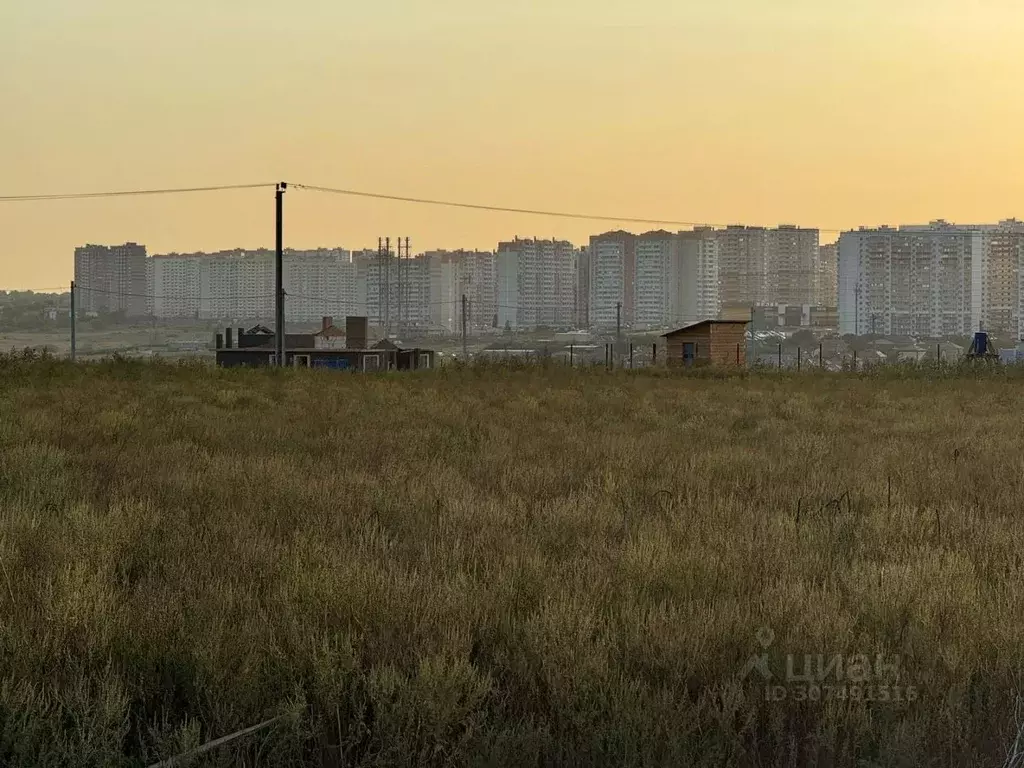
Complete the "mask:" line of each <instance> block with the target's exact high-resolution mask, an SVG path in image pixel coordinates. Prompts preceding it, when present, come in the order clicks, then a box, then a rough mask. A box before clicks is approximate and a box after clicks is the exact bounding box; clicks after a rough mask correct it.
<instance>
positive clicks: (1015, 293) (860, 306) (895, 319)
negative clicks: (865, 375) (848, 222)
mask: <svg viewBox="0 0 1024 768" xmlns="http://www.w3.org/2000/svg"><path fill="white" fill-rule="evenodd" d="M838 263H839V278H838V291H839V294H838V308H839V327H840V331H841V332H842V333H852V334H858V335H863V334H869V333H877V334H884V335H900V336H931V337H941V336H962V335H969V334H971V333H973V332H974V331H977V330H987V331H990V332H992V333H996V334H1004V335H1009V336H1012V337H1014V338H1017V339H1021V338H1024V290H1022V286H1021V279H1022V277H1024V269H1022V266H1024V222H1021V221H1017V220H1016V219H1009V220H1005V221H1001V222H999V223H998V224H980V225H957V224H951V223H949V222H946V221H941V220H939V221H933V222H931V223H930V224H927V225H912V226H901V227H898V228H895V227H879V228H873V229H871V228H861V229H859V230H857V231H852V232H844V233H843V234H842V235H841V236H840V238H839V245H838Z"/></svg>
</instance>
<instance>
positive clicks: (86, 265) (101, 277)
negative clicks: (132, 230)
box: [75, 243, 149, 317]
mask: <svg viewBox="0 0 1024 768" xmlns="http://www.w3.org/2000/svg"><path fill="white" fill-rule="evenodd" d="M146 278H147V268H146V246H144V245H138V244H137V243H125V244H124V245H84V246H81V247H79V248H75V293H76V295H75V301H76V311H77V312H83V313H97V314H101V313H103V314H105V313H116V312H123V313H124V315H125V316H126V317H143V316H145V315H146V314H147V312H148V309H149V305H148V301H147V298H146V294H147V285H146Z"/></svg>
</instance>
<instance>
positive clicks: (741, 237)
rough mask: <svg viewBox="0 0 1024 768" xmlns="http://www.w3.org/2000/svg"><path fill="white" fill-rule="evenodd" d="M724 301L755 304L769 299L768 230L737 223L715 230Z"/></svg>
mask: <svg viewBox="0 0 1024 768" xmlns="http://www.w3.org/2000/svg"><path fill="white" fill-rule="evenodd" d="M715 239H716V240H717V241H718V270H719V286H720V288H719V290H720V301H721V304H722V306H723V307H730V308H732V307H737V306H743V307H752V306H755V305H760V304H765V303H766V302H767V301H768V230H767V229H765V228H764V227H745V226H741V225H733V226H729V227H726V228H725V229H719V230H715Z"/></svg>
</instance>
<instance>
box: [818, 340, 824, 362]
mask: <svg viewBox="0 0 1024 768" xmlns="http://www.w3.org/2000/svg"><path fill="white" fill-rule="evenodd" d="M824 346H825V344H824V342H821V341H819V342H818V368H824V367H825V357H824V355H823V354H822V352H823V348H824Z"/></svg>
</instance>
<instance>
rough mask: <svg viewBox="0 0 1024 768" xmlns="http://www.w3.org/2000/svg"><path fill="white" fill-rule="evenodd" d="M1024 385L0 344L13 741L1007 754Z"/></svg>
mask: <svg viewBox="0 0 1024 768" xmlns="http://www.w3.org/2000/svg"><path fill="white" fill-rule="evenodd" d="M1022 388H1024V376H1021V375H1019V374H1017V373H1016V372H1007V371H996V372H990V373H989V372H969V371H968V372H965V371H954V370H951V369H946V370H944V371H914V370H906V371H892V370H887V371H878V372H875V373H873V374H870V375H868V374H861V375H852V374H845V375H840V374H833V375H828V374H805V375H803V376H799V375H787V374H778V373H752V374H747V375H733V376H725V375H721V376H718V375H714V374H712V373H703V374H700V373H697V374H690V375H680V374H668V373H666V372H664V371H647V372H638V373H636V374H631V373H629V372H615V373H607V372H605V371H580V370H578V371H573V370H568V369H560V368H540V367H537V368H533V369H520V370H515V369H510V368H475V369H459V368H449V369H445V370H442V371H436V372H424V373H421V374H403V375H394V376H382V377H371V376H359V375H343V374H341V375H339V374H337V373H332V372H318V371H283V372H279V371H219V370H215V369H212V368H206V367H201V366H198V365H192V366H185V365H183V366H174V365H170V364H147V363H141V362H138V363H136V362H116V361H112V362H108V363H101V364H94V365H86V366H79V367H77V368H76V367H72V366H70V365H69V364H67V363H63V362H57V361H49V360H42V361H38V360H36V361H26V360H24V359H15V358H11V357H7V358H0V452H2V453H0V515H2V519H0V566H2V568H0V764H4V765H17V766H43V765H45V766H69V765H75V766H144V765H149V764H152V763H155V762H157V761H159V760H163V759H167V758H169V757H172V756H174V755H177V754H180V753H183V752H186V751H188V750H190V749H192V748H194V747H197V746H199V745H201V744H203V743H205V742H208V741H210V740H212V739H216V738H218V737H221V736H225V735H227V734H231V733H234V732H236V731H238V730H240V729H243V728H246V727H247V726H251V725H254V724H258V723H262V722H264V721H266V720H268V719H271V718H275V717H279V719H277V720H275V721H274V722H273V723H272V724H271V725H268V726H266V727H264V728H262V729H261V730H259V731H257V732H254V733H251V734H249V735H246V736H243V737H240V738H238V739H235V740H234V741H231V742H229V743H227V744H224V745H223V746H220V747H219V748H217V749H214V750H211V751H209V752H207V753H205V754H204V755H203V756H201V757H200V758H199V759H198V760H197V761H195V762H193V763H190V764H191V765H203V766H220V765H223V766H229V765H231V766H237V765H245V766H254V765H268V766H369V765H373V766H385V765H406V766H413V765H438V766H440V765H445V766H447V765H453V766H458V765H466V766H476V765H487V766H501V765H506V766H523V765H532V766H549V765H572V766H579V765H637V766H639V765H671V766H703V765H708V766H731V765H738V766H748V765H749V766H774V765H785V766H803V765H822V766H889V765H908V766H909V765H915V766H917V765H936V766H938V765H943V766H948V765H972V766H986V765H992V766H998V765H1002V764H1003V762H1004V760H1005V759H1006V758H1007V754H1008V752H1009V751H1010V750H1011V748H1012V745H1013V743H1014V740H1015V738H1016V736H1017V732H1018V720H1019V718H1020V717H1021V712H1020V711H1018V710H1019V709H1020V705H1019V702H1020V701H1024V697H1022V696H1021V686H1022V683H1024V679H1022V677H1024V676H1022V671H1024V625H1022V617H1024V589H1022V584H1024V510H1022V507H1024V504H1022V500H1024V459H1022V453H1021V449H1022V437H1024V435H1022V427H1024V419H1022V416H1021V407H1020V406H1021V403H1022V397H1021V393H1022ZM837 657H842V659H841V662H839V661H837Z"/></svg>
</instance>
